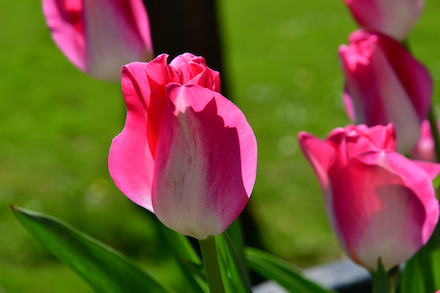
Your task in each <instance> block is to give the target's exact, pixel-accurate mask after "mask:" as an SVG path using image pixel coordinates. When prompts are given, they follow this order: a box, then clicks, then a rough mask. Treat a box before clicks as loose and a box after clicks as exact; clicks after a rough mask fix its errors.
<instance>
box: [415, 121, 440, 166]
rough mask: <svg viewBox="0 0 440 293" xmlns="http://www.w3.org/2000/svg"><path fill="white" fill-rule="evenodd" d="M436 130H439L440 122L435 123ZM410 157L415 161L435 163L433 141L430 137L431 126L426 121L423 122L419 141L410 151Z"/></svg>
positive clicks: (435, 156)
mask: <svg viewBox="0 0 440 293" xmlns="http://www.w3.org/2000/svg"><path fill="white" fill-rule="evenodd" d="M437 128H438V129H439V130H440V122H437ZM412 157H413V159H416V160H422V161H428V162H437V155H436V153H435V141H434V138H433V136H432V131H431V125H430V124H429V121H428V120H425V121H423V123H422V129H421V133H420V137H419V140H418V141H417V144H416V146H415V147H414V149H413V150H412Z"/></svg>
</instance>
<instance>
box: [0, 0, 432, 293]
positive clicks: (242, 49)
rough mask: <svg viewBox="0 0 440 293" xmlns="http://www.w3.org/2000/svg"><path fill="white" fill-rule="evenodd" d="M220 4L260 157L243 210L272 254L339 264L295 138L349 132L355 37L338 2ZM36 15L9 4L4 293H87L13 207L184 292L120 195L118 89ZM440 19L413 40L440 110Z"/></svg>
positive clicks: (155, 234)
mask: <svg viewBox="0 0 440 293" xmlns="http://www.w3.org/2000/svg"><path fill="white" fill-rule="evenodd" d="M219 5H220V16H221V21H222V34H223V39H224V48H225V53H226V61H227V68H226V69H227V74H228V81H229V82H230V83H231V90H232V92H231V97H232V98H233V99H234V101H235V102H236V104H237V105H238V106H239V107H240V108H241V109H242V110H243V112H244V113H245V115H246V116H247V118H248V121H249V123H250V124H251V125H252V127H253V128H254V131H255V134H256V136H257V141H258V145H259V162H258V174H257V182H256V185H255V188H254V192H253V195H252V197H251V200H250V201H249V205H248V207H247V209H249V211H250V213H251V214H252V215H253V216H254V218H255V220H256V223H257V227H258V229H259V232H260V234H261V235H262V243H263V245H264V246H265V247H266V249H267V250H269V251H270V252H273V253H275V254H277V255H280V256H282V257H284V258H286V259H288V260H290V261H292V262H293V263H295V264H297V265H300V266H301V267H307V266H311V265H315V264H319V263H322V262H326V261H330V260H334V259H336V258H338V257H340V256H341V252H340V249H339V246H338V244H337V242H336V239H335V237H334V236H333V234H332V232H331V230H330V228H329V226H328V223H327V219H326V216H325V213H324V207H323V204H322V199H321V194H320V190H319V186H318V185H317V180H316V178H315V176H314V174H313V172H312V170H311V168H310V166H309V165H308V163H307V162H306V160H305V159H304V157H303V155H302V153H301V151H300V150H299V147H298V144H297V141H296V136H297V133H298V132H299V131H301V130H306V131H308V132H311V133H313V134H315V135H318V136H321V137H324V136H325V135H326V134H327V133H328V132H330V130H332V129H333V128H335V127H338V126H345V125H346V124H348V123H349V121H348V119H347V118H346V115H345V113H344V110H343V108H342V103H341V101H340V93H341V89H342V87H343V77H342V75H341V71H340V68H339V64H338V60H337V54H336V50H337V47H338V46H339V45H340V44H342V43H346V40H347V36H348V34H349V33H350V32H351V31H353V30H354V29H355V28H356V26H355V24H354V22H353V21H352V20H351V17H350V15H349V13H348V11H347V10H346V8H345V7H344V5H343V3H342V1H340V0H332V1H328V0H327V1H325V0H310V1H282V0H273V1H261V0H253V1H251V0H239V1H237V0H235V1H234V0H219ZM40 6H41V3H40V2H39V1H30V0H24V1H18V2H14V1H2V2H1V4H0V10H1V11H2V17H1V18H0V26H1V27H2V31H1V32H0V43H1V46H0V52H1V55H0V56H1V57H0V69H1V71H2V74H1V77H2V78H1V80H0V99H1V106H0V119H1V120H0V121H1V122H0V293H4V292H14V293H17V292H18V293H20V292H37V293H38V292H47V293H49V292H66V293H69V292H76V293H78V292H91V290H90V289H89V288H88V286H87V285H86V284H85V283H84V282H83V281H81V280H80V279H79V278H78V277H77V276H76V275H75V274H74V273H73V272H70V270H69V269H68V268H66V267H65V266H64V265H62V264H60V263H59V262H58V261H57V260H55V259H54V258H53V257H52V256H51V255H50V254H49V253H47V252H46V251H45V250H44V249H43V248H42V247H41V246H40V245H39V244H38V243H37V242H36V241H35V240H34V239H33V238H32V237H31V236H30V235H29V234H28V233H27V231H25V230H24V228H23V227H21V226H20V224H19V223H18V221H17V220H16V219H15V218H14V217H13V215H12V213H11V212H10V209H9V204H11V203H12V204H15V205H18V206H22V207H26V208H29V209H33V210H37V211H42V212H45V213H48V214H51V215H54V216H56V217H59V218H61V219H63V220H64V221H66V222H69V223H70V224H72V225H73V226H75V227H77V228H78V229H80V230H82V231H84V232H86V233H88V234H90V235H91V236H93V237H95V238H97V239H99V240H101V241H103V242H105V243H107V244H109V245H111V246H113V247H115V248H116V249H118V250H120V251H121V252H123V253H124V254H127V255H128V256H129V257H131V258H132V259H134V260H135V261H137V262H139V263H140V264H141V265H142V266H144V267H145V269H146V270H148V271H149V272H151V273H152V274H154V275H156V276H158V278H160V279H162V280H164V281H166V282H169V283H171V284H173V286H174V287H175V288H176V289H177V290H180V289H181V288H182V286H183V285H182V283H181V281H180V276H179V274H176V273H175V271H176V270H173V269H172V268H173V266H174V264H173V262H172V259H171V256H170V254H169V251H167V249H166V248H164V247H163V245H162V240H161V234H160V232H159V231H158V229H157V223H156V221H155V218H154V216H153V215H151V214H149V213H148V212H146V211H143V210H142V209H140V208H138V207H136V206H135V205H134V204H133V203H131V202H130V201H129V200H128V199H127V198H126V197H125V196H124V195H122V194H121V193H120V192H119V191H118V190H117V188H116V187H115V186H114V184H113V182H112V180H111V179H110V177H109V175H108V171H107V155H108V148H109V146H110V143H111V139H112V138H113V137H114V136H115V135H116V134H117V133H119V131H120V130H121V129H122V127H123V123H124V115H125V106H124V103H123V99H122V96H121V93H120V89H119V86H118V85H111V84H106V83H103V82H100V81H97V80H94V79H92V78H90V77H88V76H86V75H84V74H83V73H81V72H79V71H78V70H76V68H74V67H73V66H72V65H71V64H70V63H69V62H68V61H67V60H66V59H65V58H64V56H63V55H62V54H61V53H60V52H59V51H58V49H57V48H56V47H55V45H54V44H53V42H52V40H51V38H50V35H49V32H48V30H47V28H46V27H45V23H44V19H43V17H42V14H41V8H40ZM439 11H440V3H438V2H437V1H434V0H429V1H427V3H426V9H425V11H424V13H423V15H422V17H421V19H420V21H419V23H418V24H417V26H416V27H415V29H414V30H413V32H412V34H411V38H410V44H411V49H412V50H413V52H414V54H415V55H416V56H417V58H418V59H420V60H421V61H422V62H424V63H425V64H426V65H427V66H428V68H429V69H430V70H431V72H432V74H433V77H434V80H435V100H436V102H438V91H437V86H438V85H439V82H440V51H439V49H438V46H439V42H438V41H437V36H438V31H439V22H438V12H439ZM208 65H209V60H208ZM251 233H252V232H251ZM170 268H171V269H170Z"/></svg>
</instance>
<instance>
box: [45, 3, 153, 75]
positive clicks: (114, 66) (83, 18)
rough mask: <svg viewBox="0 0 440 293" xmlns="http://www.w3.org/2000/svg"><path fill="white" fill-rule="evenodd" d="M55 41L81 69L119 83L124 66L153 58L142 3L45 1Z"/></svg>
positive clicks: (48, 20)
mask: <svg viewBox="0 0 440 293" xmlns="http://www.w3.org/2000/svg"><path fill="white" fill-rule="evenodd" d="M42 3H43V5H42V6H43V14H44V17H45V18H46V23H47V26H48V27H49V29H50V31H51V35H52V39H53V40H54V42H55V44H56V45H57V46H58V48H59V49H60V50H61V52H62V53H63V54H64V55H65V56H66V57H67V59H69V61H70V62H72V63H73V64H74V65H75V66H76V67H77V68H78V69H80V70H82V71H84V72H86V73H88V74H90V75H91V76H93V77H95V78H98V79H101V80H104V81H112V82H120V71H121V66H122V65H124V64H127V63H129V62H133V61H149V60H151V59H152V56H153V46H152V41H151V35H150V27H149V20H148V16H147V11H146V10H145V7H144V5H143V3H142V0H63V1H62V0H43V2H42Z"/></svg>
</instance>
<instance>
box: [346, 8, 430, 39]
mask: <svg viewBox="0 0 440 293" xmlns="http://www.w3.org/2000/svg"><path fill="white" fill-rule="evenodd" d="M343 1H344V2H345V4H346V5H347V7H348V8H349V9H350V12H351V14H352V15H353V17H354V18H355V19H356V21H357V23H358V24H359V26H360V27H362V28H365V29H369V30H375V31H379V32H382V33H384V34H387V35H389V36H391V37H393V38H395V39H397V40H399V41H404V40H405V39H406V38H407V37H408V35H409V33H410V31H411V30H412V28H413V26H414V25H415V23H416V22H417V20H418V19H419V17H420V14H421V13H422V10H423V7H424V4H425V3H424V1H423V0H399V1H397V0H343Z"/></svg>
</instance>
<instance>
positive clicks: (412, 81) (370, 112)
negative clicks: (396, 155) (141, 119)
mask: <svg viewBox="0 0 440 293" xmlns="http://www.w3.org/2000/svg"><path fill="white" fill-rule="evenodd" d="M339 57H340V61H341V64H342V69H343V72H344V75H345V77H346V86H345V92H344V95H343V99H344V104H345V108H346V110H347V113H348V115H349V117H350V119H352V120H353V121H356V122H357V123H359V124H366V125H367V126H374V125H387V124H388V123H390V122H392V123H393V124H394V126H395V129H396V133H397V150H398V151H399V152H401V153H404V154H408V153H410V152H411V150H412V148H413V147H414V145H415V144H416V142H417V139H418V137H419V134H420V126H421V124H422V121H423V120H424V119H426V118H427V115H428V112H429V109H430V107H431V97H432V80H431V77H430V75H429V72H428V71H427V70H426V68H425V67H424V66H423V65H422V64H421V63H420V62H418V61H417V60H416V59H414V57H413V56H411V54H410V53H409V52H408V51H407V50H406V49H405V48H404V47H403V46H402V45H401V44H399V43H398V42H397V41H395V40H394V39H392V38H390V37H388V36H386V35H384V34H381V33H374V32H370V31H366V30H357V31H355V32H353V33H352V34H351V35H350V37H349V45H348V46H346V45H341V46H340V47H339Z"/></svg>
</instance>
